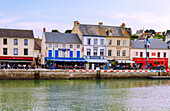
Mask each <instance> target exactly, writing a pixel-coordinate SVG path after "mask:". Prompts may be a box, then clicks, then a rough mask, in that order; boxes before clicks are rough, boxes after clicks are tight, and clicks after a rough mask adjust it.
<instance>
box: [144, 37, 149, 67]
mask: <svg viewBox="0 0 170 111" xmlns="http://www.w3.org/2000/svg"><path fill="white" fill-rule="evenodd" d="M144 43H146V45H145V47H146V62H145V63H146V64H145V70H147V48H148V45H147V43H150V41H148V38H146V42H145V41H144Z"/></svg>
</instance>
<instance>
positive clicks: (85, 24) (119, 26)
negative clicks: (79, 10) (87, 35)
mask: <svg viewBox="0 0 170 111" xmlns="http://www.w3.org/2000/svg"><path fill="white" fill-rule="evenodd" d="M80 25H89V26H99V25H94V24H80ZM103 27H116V28H121V26H112V25H103Z"/></svg>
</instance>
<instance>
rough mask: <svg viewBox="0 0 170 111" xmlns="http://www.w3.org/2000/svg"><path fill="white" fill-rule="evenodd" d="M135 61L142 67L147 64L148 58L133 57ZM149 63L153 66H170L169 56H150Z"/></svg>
mask: <svg viewBox="0 0 170 111" xmlns="http://www.w3.org/2000/svg"><path fill="white" fill-rule="evenodd" d="M133 61H135V62H136V64H138V65H140V67H141V68H145V66H146V58H133ZM147 65H148V66H152V67H158V66H163V67H168V58H148V60H147Z"/></svg>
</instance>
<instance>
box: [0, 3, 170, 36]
mask: <svg viewBox="0 0 170 111" xmlns="http://www.w3.org/2000/svg"><path fill="white" fill-rule="evenodd" d="M169 4H170V1H169V0H142V1H137V0H3V1H1V6H0V28H14V29H32V30H34V35H35V37H38V36H39V37H41V36H42V29H43V27H45V28H46V30H47V31H51V30H52V29H58V30H59V31H60V32H64V31H65V30H67V29H72V28H73V22H74V21H75V20H78V21H79V22H80V23H83V24H98V22H101V21H102V22H103V23H104V25H113V26H120V25H121V23H125V24H126V26H127V27H131V28H132V30H133V33H135V32H136V30H138V29H143V28H144V29H155V30H156V31H164V30H167V29H170V21H169V20H170V14H169V12H170V7H169Z"/></svg>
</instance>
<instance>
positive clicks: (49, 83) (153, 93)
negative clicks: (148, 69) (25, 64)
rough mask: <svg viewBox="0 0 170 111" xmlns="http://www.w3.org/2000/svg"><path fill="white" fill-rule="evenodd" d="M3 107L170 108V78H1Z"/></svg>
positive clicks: (40, 109) (45, 109) (132, 110)
mask: <svg viewBox="0 0 170 111" xmlns="http://www.w3.org/2000/svg"><path fill="white" fill-rule="evenodd" d="M0 110H2V111H3V110H10V111H11V110H16V111H20V110H23V111H25V110H29V111H30V110H31V111H32V110H34V111H48V110H49V111H53V110H57V111H66V110H68V111H70V110H74V111H79V110H82V111H85V110H87V111H95V110H102V111H103V110H105V111H107V110H109V111H110V110H111V111H112V110H113V111H116V110H118V111H120V110H126V111H136V110H139V111H141V110H144V111H148V110H152V111H160V110H161V111H162V110H163V111H169V110H170V80H149V79H105V80H37V81H34V80H26V81H24V80H2V81H0Z"/></svg>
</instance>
